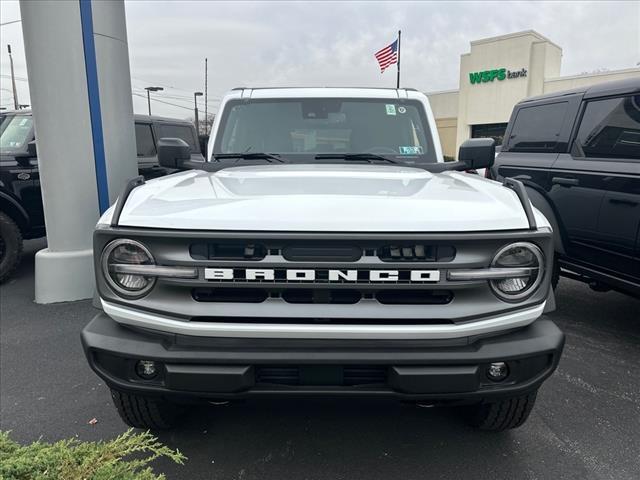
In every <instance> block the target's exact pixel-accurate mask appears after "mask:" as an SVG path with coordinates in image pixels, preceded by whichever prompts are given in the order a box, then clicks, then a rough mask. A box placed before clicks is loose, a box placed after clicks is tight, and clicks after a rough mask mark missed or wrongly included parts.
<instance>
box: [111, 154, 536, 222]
mask: <svg viewBox="0 0 640 480" xmlns="http://www.w3.org/2000/svg"><path fill="white" fill-rule="evenodd" d="M112 210H113V209H110V210H109V211H108V212H107V213H106V214H105V215H104V217H103V219H102V220H101V223H108V221H109V218H110V216H111V213H112ZM536 220H537V222H538V225H539V226H544V225H548V223H547V221H546V219H544V217H543V216H542V215H541V214H540V213H539V212H537V211H536ZM119 223H120V225H121V226H130V227H147V228H170V229H188V230H251V231H289V232H291V231H298V232H299V231H325V232H460V231H465V232H468V231H489V230H512V229H524V228H527V227H528V223H527V218H526V216H525V213H524V210H523V208H522V205H521V204H520V201H519V200H518V197H517V195H516V194H515V192H513V191H512V190H510V189H508V188H505V187H503V186H501V185H500V184H499V183H497V182H493V181H490V180H486V179H484V178H481V177H479V176H478V175H472V174H466V173H459V172H445V173H441V174H432V173H429V172H426V171H424V170H422V169H417V168H410V167H401V166H385V165H342V164H336V165H333V164H332V165H265V166H247V167H235V168H228V169H225V170H221V171H219V172H217V173H207V172H204V171H199V170H190V171H186V172H181V173H177V174H174V175H170V176H168V177H163V178H159V179H156V180H151V181H149V182H147V183H146V184H145V185H143V186H140V187H138V188H136V189H135V190H134V191H133V192H132V193H131V195H130V196H129V199H128V200H127V203H126V205H125V207H124V209H123V211H122V214H121V216H120V222H119Z"/></svg>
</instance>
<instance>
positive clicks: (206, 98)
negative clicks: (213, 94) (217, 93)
mask: <svg viewBox="0 0 640 480" xmlns="http://www.w3.org/2000/svg"><path fill="white" fill-rule="evenodd" d="M208 73H209V63H208V60H207V58H206V57H205V59H204V134H205V135H209V113H208V101H209V95H208V93H209V89H208V87H209V85H208Z"/></svg>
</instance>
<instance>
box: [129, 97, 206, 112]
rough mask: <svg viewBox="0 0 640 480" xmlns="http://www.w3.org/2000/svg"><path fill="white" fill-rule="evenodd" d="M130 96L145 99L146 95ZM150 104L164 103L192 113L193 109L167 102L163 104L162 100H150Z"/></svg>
mask: <svg viewBox="0 0 640 480" xmlns="http://www.w3.org/2000/svg"><path fill="white" fill-rule="evenodd" d="M131 95H135V96H136V97H142V98H145V99H146V98H147V96H146V95H142V94H141V93H132V94H131ZM151 101H152V102H158V103H164V104H165V105H171V106H172V107H178V108H184V109H185V110H189V111H192V110H193V109H192V108H190V107H185V106H183V105H176V104H175V103H169V102H164V101H162V100H158V99H157V98H153V97H152V98H151Z"/></svg>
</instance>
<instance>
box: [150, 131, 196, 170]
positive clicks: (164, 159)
mask: <svg viewBox="0 0 640 480" xmlns="http://www.w3.org/2000/svg"><path fill="white" fill-rule="evenodd" d="M189 160H191V147H190V146H189V144H188V143H187V142H185V141H184V140H182V139H181V138H161V139H160V140H158V163H159V164H160V166H162V167H166V168H175V169H179V168H183V165H184V163H185V162H188V161H189Z"/></svg>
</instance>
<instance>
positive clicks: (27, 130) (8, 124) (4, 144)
mask: <svg viewBox="0 0 640 480" xmlns="http://www.w3.org/2000/svg"><path fill="white" fill-rule="evenodd" d="M32 133H33V117H31V116H30V115H7V116H6V117H5V118H4V119H3V120H2V123H1V124H0V153H2V154H10V153H16V152H22V151H24V150H26V148H27V143H29V142H30V141H31V140H32V137H33V135H32Z"/></svg>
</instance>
